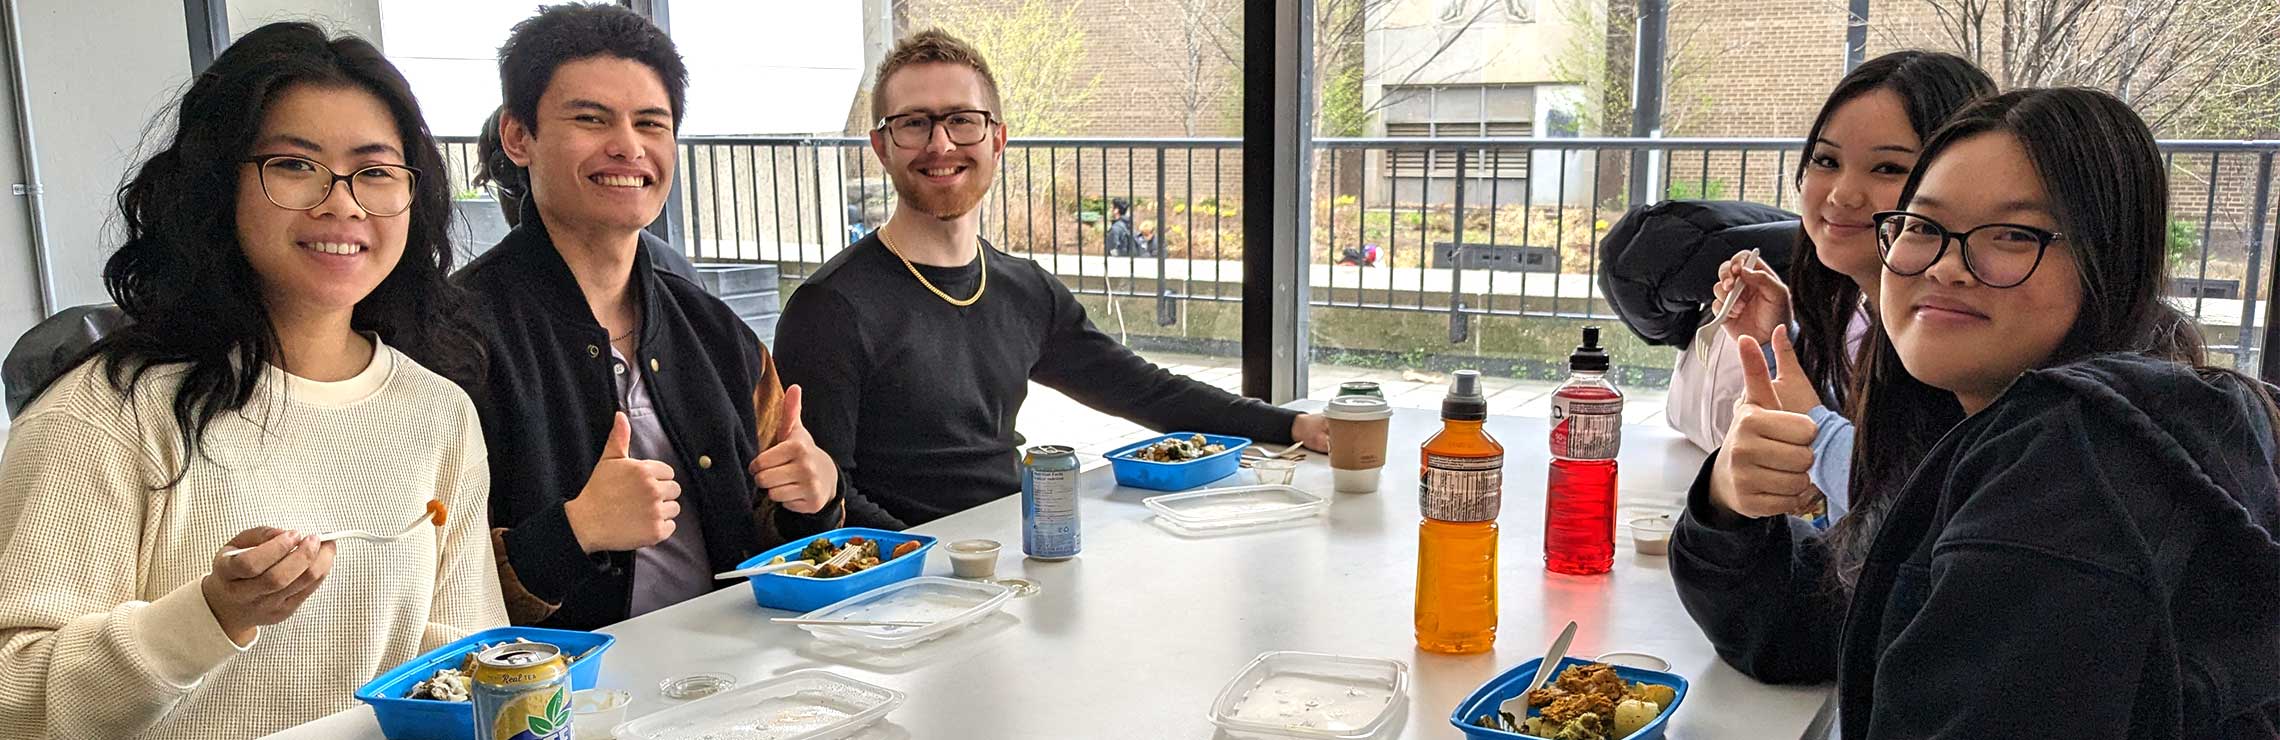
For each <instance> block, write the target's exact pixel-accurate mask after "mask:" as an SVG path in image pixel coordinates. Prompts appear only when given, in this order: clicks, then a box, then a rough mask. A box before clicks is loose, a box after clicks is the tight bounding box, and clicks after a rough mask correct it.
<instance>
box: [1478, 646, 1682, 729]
mask: <svg viewBox="0 0 2280 740" xmlns="http://www.w3.org/2000/svg"><path fill="white" fill-rule="evenodd" d="M1543 662H1544V659H1543V658H1537V659H1535V660H1531V661H1528V662H1526V663H1522V664H1520V666H1519V667H1517V668H1513V669H1512V670H1509V671H1505V672H1504V674H1503V675H1500V676H1497V677H1496V678H1493V679H1489V681H1488V683H1486V684H1483V685H1481V687H1480V689H1479V690H1476V691H1474V692H1473V693H1472V696H1469V697H1466V698H1465V700H1464V702H1463V703H1461V704H1458V705H1457V711H1455V712H1452V713H1450V714H1449V724H1452V725H1456V727H1457V729H1458V730H1459V731H1462V732H1463V733H1464V734H1465V737H1467V738H1472V739H1473V740H1515V739H1518V740H1554V739H1555V738H1556V739H1557V740H1660V738H1662V736H1663V728H1664V725H1666V724H1667V723H1668V722H1669V721H1670V717H1671V715H1672V714H1673V713H1676V712H1677V711H1678V705H1679V703H1681V702H1684V701H1686V679H1685V678H1684V677H1682V676H1679V675H1677V674H1673V673H1664V672H1662V671H1650V670H1645V669H1642V668H1632V667H1630V666H1623V665H1609V664H1606V663H1594V662H1592V661H1588V660H1583V659H1581V658H1568V659H1566V660H1562V661H1560V667H1559V671H1560V672H1559V673H1558V674H1556V675H1555V676H1554V677H1553V680H1552V681H1551V682H1549V683H1546V684H1545V685H1544V687H1543V688H1541V689H1537V690H1536V691H1534V692H1531V693H1530V694H1529V697H1528V716H1526V717H1512V718H1509V720H1510V721H1507V719H1506V718H1504V717H1501V716H1499V715H1500V713H1499V712H1498V711H1497V707H1498V706H1499V705H1501V704H1503V703H1504V700H1506V699H1510V698H1512V697H1514V696H1516V695H1518V694H1519V693H1520V691H1521V690H1523V689H1526V688H1528V684H1529V683H1530V682H1532V681H1534V680H1535V678H1536V668H1537V667H1538V666H1540V665H1542V664H1543Z"/></svg>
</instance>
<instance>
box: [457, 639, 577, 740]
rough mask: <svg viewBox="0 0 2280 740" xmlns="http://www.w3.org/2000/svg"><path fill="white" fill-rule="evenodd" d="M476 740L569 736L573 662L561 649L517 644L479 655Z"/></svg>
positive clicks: (475, 694)
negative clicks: (571, 667) (564, 656)
mask: <svg viewBox="0 0 2280 740" xmlns="http://www.w3.org/2000/svg"><path fill="white" fill-rule="evenodd" d="M469 678H470V679H472V681H471V683H472V690H471V691H470V692H469V693H470V694H472V696H471V697H470V698H471V699H472V700H473V702H474V704H475V737H476V738H477V739H478V740H570V737H571V734H570V663H569V661H566V660H564V659H563V658H562V650H561V648H557V647H555V646H553V645H548V644H546V643H543V642H513V643H508V644H505V645H496V646H492V647H491V648H489V649H486V650H484V651H482V652H479V653H476V654H475V672H474V674H473V675H471V676H469Z"/></svg>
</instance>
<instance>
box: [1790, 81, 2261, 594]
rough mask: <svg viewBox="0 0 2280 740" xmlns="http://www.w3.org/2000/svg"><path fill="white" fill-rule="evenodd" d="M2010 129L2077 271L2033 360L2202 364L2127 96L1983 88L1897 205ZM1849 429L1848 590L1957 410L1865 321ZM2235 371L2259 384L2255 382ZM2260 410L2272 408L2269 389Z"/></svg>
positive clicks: (2157, 164)
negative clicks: (2060, 317) (1945, 158)
mask: <svg viewBox="0 0 2280 740" xmlns="http://www.w3.org/2000/svg"><path fill="white" fill-rule="evenodd" d="M1990 133H1995V134H2007V135H2009V136H2011V137H2013V138H2015V139H2017V140H2018V142H2019V146H2020V148H2022V149H2024V150H2025V151H2026V154H2027V159H2028V160H2029V161H2030V162H2031V163H2032V164H2033V165H2034V169H2035V173H2036V175H2037V176H2039V177H2040V178H2041V179H2042V182H2043V186H2044V190H2045V191H2046V192H2048V193H2049V203H2050V209H2051V216H2052V217H2053V218H2054V219H2056V220H2057V222H2058V231H2060V232H2061V233H2064V234H2066V242H2065V247H2064V248H2065V249H2067V250H2070V251H2071V253H2072V254H2073V255H2074V261H2075V264H2076V265H2078V266H2079V272H2080V273H2081V282H2082V296H2083V300H2082V307H2081V309H2080V311H2079V313H2077V314H2076V316H2075V319H2074V325H2073V326H2072V327H2071V328H2070V329H2068V331H2067V333H2066V336H2065V338H2063V339H2062V340H2060V342H2059V345H2058V348H2057V349H2056V350H2055V351H2053V352H2052V353H2051V356H2050V357H2049V358H2047V359H2045V360H2043V361H2042V362H2041V363H2039V364H2038V367H2051V366H2056V365H2061V364H2065V363H2067V362H2070V361H2074V360H2078V359H2082V358H2085V357H2088V356H2090V355H2094V354H2101V353H2110V352H2126V353H2137V354H2142V355H2146V356H2149V357H2155V358H2160V359H2165V360H2170V361H2173V362H2178V363H2182V364H2185V365H2190V366H2193V367H2195V368H2197V369H2199V371H2200V372H2201V373H2202V374H2203V375H2204V376H2216V375H2236V376H2237V373H2233V372H2232V371H2230V370H2224V369H2219V368H2213V367H2209V366H2208V365H2207V357H2206V353H2205V352H2204V349H2203V346H2202V343H2201V335H2200V329H2199V328H2198V327H2197V326H2195V325H2194V323H2193V321H2192V320H2191V319H2189V318H2187V317H2186V316H2185V315H2183V314H2182V313H2179V312H2178V311H2177V309H2175V308H2172V307H2170V305H2169V304H2168V303H2166V302H2164V301H2163V300H2162V298H2161V293H2162V290H2163V287H2164V286H2167V285H2168V284H2169V273H2170V267H2169V261H2168V258H2167V256H2166V255H2167V244H2168V226H2169V177H2168V168H2167V167H2166V166H2165V165H2164V164H2163V163H2162V158H2161V151H2160V149H2159V148H2158V147H2157V146H2156V145H2155V144H2154V138H2153V132H2152V131H2151V130H2148V129H2147V128H2146V125H2145V121H2144V120H2142V119H2140V118H2139V117H2138V115H2137V113H2136V112H2135V111H2132V110H2131V109H2130V107H2129V105H2128V104H2126V103H2123V102H2122V101H2120V100H2118V99H2115V98H2114V97H2113V96H2111V95H2108V94H2106V93H2103V92H2099V91H2097V90H2087V89H2077V88H2064V89H2032V90H2019V91H2016V92H2012V93H2008V94H2004V95H2000V96H1996V97H1993V98H1988V99H1985V100H1982V101H1980V102H1979V103H1977V104H1975V105H1972V106H1971V107H1969V108H1966V109H1964V110H1963V111H1962V112H1960V113H1957V114H1956V117H1955V118H1954V120H1952V121H1951V122H1949V123H1948V124H1947V126H1945V127H1943V128H1941V129H1940V131H1939V133H1937V134H1935V135H1933V137H1932V140H1931V141H1930V142H1929V143H1928V144H1926V145H1925V147H1924V154H1923V156H1922V157H1921V158H1919V159H1918V160H1917V162H1918V164H1917V166H1916V171H1915V172H1914V173H1911V174H1910V175H1909V177H1908V183H1907V185H1906V186H1905V187H1904V188H1903V189H1902V190H1901V195H1900V202H1901V204H1902V206H1903V207H1905V205H1906V204H1907V203H1908V202H1909V201H1910V200H1912V199H1913V198H1915V196H1916V189H1917V187H1918V186H1919V185H1921V184H1922V183H1923V175H1924V172H1925V170H1927V169H1928V168H1929V167H1930V165H1931V163H1932V161H1933V160H1935V159H1937V158H1939V157H1940V156H1941V155H1942V154H1943V153H1945V152H1946V151H1947V150H1948V149H1949V148H1951V147H1953V146H1955V145H1956V144H1957V143H1958V142H1961V141H1963V140H1965V139H1968V138H1971V137H1974V136H1979V135H1982V134H1990ZM1863 358H1864V363H1865V364H1864V365H1863V368H1862V370H1863V374H1862V382H1861V385H1860V386H1859V388H1858V392H1859V394H1860V404H1859V406H1858V409H1859V414H1858V416H1857V417H1856V420H1857V422H1858V427H1857V431H1856V437H1855V449H1856V450H1857V454H1856V455H1855V456H1854V458H1853V459H1854V463H1853V470H1852V481H1851V492H1852V493H1851V495H1852V503H1853V509H1852V512H1851V513H1850V514H1848V515H1846V517H1845V518H1844V519H1843V520H1840V521H1839V522H1838V523H1837V525H1836V526H1835V528H1834V529H1833V530H1832V531H1831V534H1830V543H1831V547H1832V548H1833V552H1834V558H1835V559H1834V560H1833V561H1832V562H1833V564H1834V565H1835V566H1836V567H1834V568H1832V569H1831V572H1832V573H1834V574H1835V575H1836V577H1837V581H1838V585H1839V586H1840V587H1842V588H1844V589H1846V590H1850V589H1851V587H1852V586H1853V584H1854V583H1855V582H1856V579H1857V577H1858V575H1859V572H1860V565H1861V562H1862V560H1864V559H1865V557H1866V555H1867V552H1868V547H1869V542H1870V540H1871V539H1873V537H1874V533H1875V532H1876V530H1877V528H1878V526H1879V525H1880V523H1881V521H1882V520H1883V518H1884V516H1885V514H1886V512H1888V511H1890V509H1891V507H1892V502H1893V500H1894V499H1896V498H1897V497H1898V496H1899V493H1900V491H1901V489H1902V488H1904V487H1905V486H1906V485H1907V483H1908V477H1909V475H1910V474H1911V473H1913V472H1914V469H1915V467H1916V466H1917V465H1918V464H1919V463H1921V462H1922V461H1923V460H1924V458H1925V456H1926V455H1927V454H1928V453H1929V452H1930V450H1931V447H1932V446H1933V445H1934V444H1937V443H1938V441H1939V438H1940V437H1941V436H1942V435H1943V434H1945V433H1946V432H1947V431H1948V430H1949V429H1951V428H1952V427H1954V426H1955V424H1956V423H1957V422H1959V421H1961V420H1962V418H1963V409H1962V407H1961V406H1960V405H1959V404H1958V403H1957V402H1956V400H1955V396H1954V394H1952V393H1949V392H1948V391H1945V390H1941V389H1938V388H1934V387H1932V386H1931V385H1929V384H1926V383H1924V382H1923V381H1921V380H1918V379H1916V377H1915V376H1913V375H1911V374H1909V373H1908V370H1907V368H1906V367H1905V366H1904V365H1902V364H1901V362H1900V355H1899V353H1898V352H1897V351H1895V350H1894V348H1893V346H1892V343H1891V341H1890V338H1889V337H1888V336H1886V335H1884V334H1883V333H1882V332H1876V333H1872V334H1871V335H1870V337H1869V339H1868V342H1867V343H1866V347H1865V349H1864V351H1863ZM2240 380H2241V383H2242V384H2243V385H2244V386H2246V387H2249V388H2251V389H2255V390H2256V391H2257V392H2258V393H2259V394H2260V395H2261V394H2263V393H2264V386H2263V384H2262V383H2260V382H2257V381H2255V380H2251V379H2246V378H2241V379H2240ZM2264 400H2265V402H2266V412H2267V413H2268V414H2269V413H2273V409H2272V408H2271V399H2270V397H2269V396H2266V397H2265V399H2264Z"/></svg>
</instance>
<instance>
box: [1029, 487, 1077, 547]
mask: <svg viewBox="0 0 2280 740" xmlns="http://www.w3.org/2000/svg"><path fill="white" fill-rule="evenodd" d="M1029 475H1030V476H1031V479H1032V481H1033V482H1032V484H1031V485H1032V486H1033V487H1034V491H1035V493H1034V494H1033V500H1032V501H1030V502H1028V503H1029V507H1028V510H1027V511H1024V512H1022V513H1023V514H1025V515H1026V516H1025V517H1024V518H1025V519H1027V520H1028V521H1027V522H1026V524H1027V525H1028V526H1027V527H1025V528H1024V529H1025V530H1026V531H1024V532H1023V533H1022V535H1023V542H1022V545H1023V547H1022V549H1023V550H1024V551H1025V552H1026V553H1027V554H1029V555H1031V556H1033V557H1068V556H1071V555H1075V554H1077V550H1078V549H1079V543H1078V539H1077V537H1078V534H1079V531H1080V528H1081V525H1080V522H1079V520H1078V518H1077V471H1074V470H1036V469H1031V470H1030V471H1029Z"/></svg>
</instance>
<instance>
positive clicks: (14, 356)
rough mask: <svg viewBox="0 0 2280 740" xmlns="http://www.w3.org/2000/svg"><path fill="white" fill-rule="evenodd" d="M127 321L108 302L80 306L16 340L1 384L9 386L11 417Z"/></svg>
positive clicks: (0, 373) (0, 366) (0, 369)
mask: <svg viewBox="0 0 2280 740" xmlns="http://www.w3.org/2000/svg"><path fill="white" fill-rule="evenodd" d="M126 324H127V314H126V312H124V311H120V310H119V307H118V306H116V305H113V304H109V303H105V304H101V305H94V306H76V307H73V308H67V309H64V310H63V312H62V313H58V314H56V315H54V316H49V317H48V318H47V320H46V321H42V322H40V323H39V324H38V325H37V326H33V327H32V330H31V331H27V332H24V336H23V337H21V338H19V339H17V340H16V346H15V348H13V349H10V350H8V359H7V360H6V361H4V362H0V384H5V385H6V386H7V388H8V418H11V419H13V418H15V417H16V415H17V414H20V413H23V411H24V407H25V406H30V405H31V404H32V399H33V398H36V397H38V395H39V392H40V391H41V390H43V389H46V388H47V386H48V384H49V383H51V382H54V381H55V379H56V376H58V375H62V374H63V373H64V371H66V370H70V369H71V367H72V365H73V364H74V363H76V362H78V361H79V359H80V358H81V357H83V356H85V355H86V354H87V348H88V347H92V346H94V345H95V342H96V340H99V339H102V338H103V335H105V334H109V333H111V332H113V331H117V330H118V328H119V327H121V326H125V325H126Z"/></svg>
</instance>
